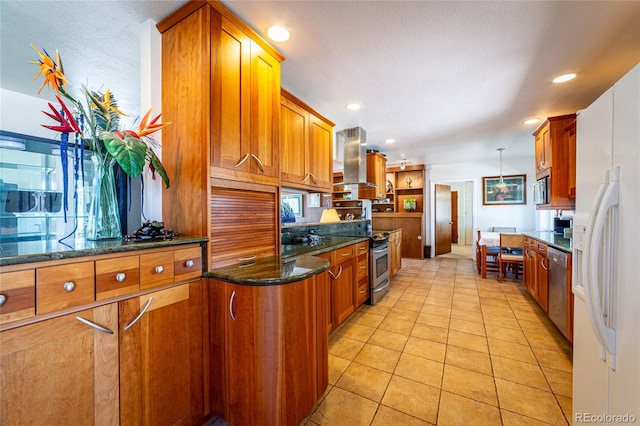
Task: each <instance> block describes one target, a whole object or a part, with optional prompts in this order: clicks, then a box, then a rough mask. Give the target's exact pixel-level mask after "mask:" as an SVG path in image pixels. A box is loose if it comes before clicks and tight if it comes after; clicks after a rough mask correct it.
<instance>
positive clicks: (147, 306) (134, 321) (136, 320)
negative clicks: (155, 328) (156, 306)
mask: <svg viewBox="0 0 640 426" xmlns="http://www.w3.org/2000/svg"><path fill="white" fill-rule="evenodd" d="M152 300H153V297H150V298H149V300H148V301H147V304H146V305H144V308H142V310H141V311H140V313H139V314H138V316H137V317H135V318H134V319H133V321H131V322H130V323H129V325H127V326H126V327H125V328H124V331H127V330H128V329H130V328H131V327H133V324H135V323H137V322H138V320H139V319H140V318H142V316H143V315H144V313H145V312H147V309H149V305H151V301H152Z"/></svg>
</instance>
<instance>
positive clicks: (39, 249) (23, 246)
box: [0, 237, 209, 266]
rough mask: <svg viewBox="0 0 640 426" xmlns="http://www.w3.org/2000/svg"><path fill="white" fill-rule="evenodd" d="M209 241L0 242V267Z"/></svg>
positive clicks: (200, 239) (199, 238)
mask: <svg viewBox="0 0 640 426" xmlns="http://www.w3.org/2000/svg"><path fill="white" fill-rule="evenodd" d="M208 240H209V239H208V238H206V237H177V238H174V239H173V240H158V241H144V242H136V241H124V240H102V241H89V240H85V239H79V238H78V239H69V240H65V243H59V242H58V241H57V240H41V241H24V242H18V243H4V242H1V243H0V266H8V265H17V264H21V263H32V262H44V261H47V260H59V259H69V258H74V257H82V256H95V255H100V254H108V253H119V252H127V251H134V250H145V249H151V248H158V247H170V246H179V245H184V244H193V243H205V242H207V241H208Z"/></svg>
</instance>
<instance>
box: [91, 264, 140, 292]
mask: <svg viewBox="0 0 640 426" xmlns="http://www.w3.org/2000/svg"><path fill="white" fill-rule="evenodd" d="M139 289H140V259H139V258H138V256H127V257H119V258H116V259H106V260H98V261H96V300H104V299H108V298H110V297H116V296H122V295H123V294H128V293H133V292H136V291H138V290H139Z"/></svg>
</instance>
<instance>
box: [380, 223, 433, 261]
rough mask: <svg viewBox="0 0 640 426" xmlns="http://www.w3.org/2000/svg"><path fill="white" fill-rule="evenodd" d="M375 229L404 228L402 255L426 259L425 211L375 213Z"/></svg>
mask: <svg viewBox="0 0 640 426" xmlns="http://www.w3.org/2000/svg"><path fill="white" fill-rule="evenodd" d="M372 226H373V229H380V230H391V229H402V234H401V235H402V243H401V245H402V248H401V252H402V256H401V257H409V258H414V259H424V244H425V240H424V214H423V213H374V214H373V219H372Z"/></svg>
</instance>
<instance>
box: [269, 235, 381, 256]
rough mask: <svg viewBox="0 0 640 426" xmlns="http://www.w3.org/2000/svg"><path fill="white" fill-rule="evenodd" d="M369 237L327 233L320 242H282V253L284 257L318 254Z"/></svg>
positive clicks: (365, 239) (366, 239)
mask: <svg viewBox="0 0 640 426" xmlns="http://www.w3.org/2000/svg"><path fill="white" fill-rule="evenodd" d="M368 240H369V237H347V236H338V235H325V236H323V237H321V239H320V242H318V243H315V244H312V243H305V244H282V249H281V250H280V251H281V253H280V255H281V256H282V257H283V258H290V257H296V256H301V255H304V254H306V255H316V254H321V253H326V252H328V251H332V250H337V249H339V248H342V247H346V246H350V245H351V244H357V243H360V242H362V241H368Z"/></svg>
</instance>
